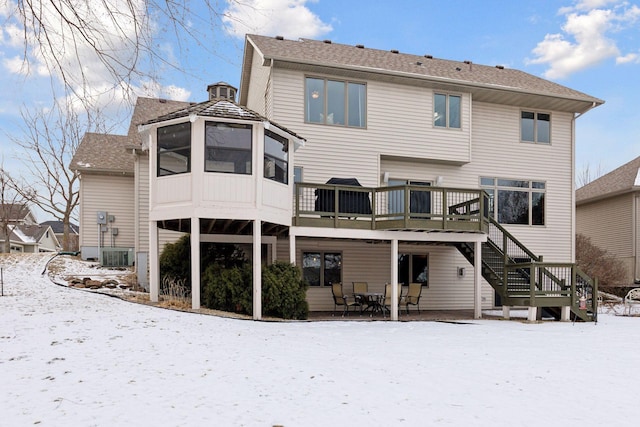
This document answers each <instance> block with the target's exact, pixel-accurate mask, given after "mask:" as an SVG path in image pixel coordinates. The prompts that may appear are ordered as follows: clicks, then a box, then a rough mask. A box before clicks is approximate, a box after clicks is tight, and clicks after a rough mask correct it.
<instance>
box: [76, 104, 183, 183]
mask: <svg viewBox="0 0 640 427" xmlns="http://www.w3.org/2000/svg"><path fill="white" fill-rule="evenodd" d="M190 104H191V103H189V102H183V101H169V100H164V99H157V98H144V97H139V98H138V99H137V101H136V105H135V107H134V109H133V114H132V117H131V122H130V124H129V130H128V133H127V135H113V134H100V133H86V134H85V135H84V137H83V138H82V141H81V142H80V145H79V146H78V149H77V150H76V152H75V154H74V156H73V159H71V165H70V168H71V169H72V170H82V171H96V172H98V171H99V172H112V173H126V174H132V173H133V170H134V156H133V155H132V154H131V151H127V147H129V146H139V145H141V143H142V139H141V136H140V134H139V133H138V125H139V124H140V123H143V122H145V121H147V120H149V119H151V118H154V117H157V116H160V115H162V114H166V113H168V112H170V111H175V110H177V109H180V108H184V107H185V106H186V105H190Z"/></svg>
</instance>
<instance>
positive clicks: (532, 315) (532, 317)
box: [527, 307, 538, 322]
mask: <svg viewBox="0 0 640 427" xmlns="http://www.w3.org/2000/svg"><path fill="white" fill-rule="evenodd" d="M527 320H528V321H529V322H536V321H537V320H538V307H529V310H528V312H527Z"/></svg>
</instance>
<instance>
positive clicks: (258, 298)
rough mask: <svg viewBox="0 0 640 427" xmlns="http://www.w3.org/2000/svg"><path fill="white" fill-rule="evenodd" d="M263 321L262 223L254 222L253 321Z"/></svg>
mask: <svg viewBox="0 0 640 427" xmlns="http://www.w3.org/2000/svg"><path fill="white" fill-rule="evenodd" d="M260 319H262V222H261V221H259V220H254V221H253V320H260Z"/></svg>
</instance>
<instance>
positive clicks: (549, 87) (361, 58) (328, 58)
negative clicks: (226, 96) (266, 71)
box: [247, 34, 604, 105]
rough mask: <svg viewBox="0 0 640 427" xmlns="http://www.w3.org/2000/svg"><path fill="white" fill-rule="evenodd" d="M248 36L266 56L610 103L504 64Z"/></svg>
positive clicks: (280, 59) (308, 41)
mask: <svg viewBox="0 0 640 427" xmlns="http://www.w3.org/2000/svg"><path fill="white" fill-rule="evenodd" d="M247 40H248V41H249V42H250V43H252V44H253V45H254V46H255V47H256V48H257V49H258V50H259V51H260V53H261V54H262V55H263V56H264V58H266V59H273V60H275V61H284V62H293V63H299V64H311V65H318V66H329V67H336V68H348V69H357V70H360V71H365V72H367V71H368V72H374V73H383V74H396V75H404V76H412V77H417V78H423V79H429V80H436V81H440V82H442V83H449V84H459V85H465V86H476V87H483V88H490V89H499V90H510V91H515V92H521V93H530V94H535V95H546V96H551V97H560V98H566V99H572V100H579V101H584V102H588V103H595V104H596V105H599V104H602V103H603V102H604V101H602V100H600V99H598V98H594V97H592V96H590V95H587V94H584V93H582V92H579V91H576V90H573V89H570V88H568V87H566V86H562V85H560V84H557V83H554V82H551V81H549V80H545V79H542V78H540V77H536V76H534V75H531V74H528V73H525V72H523V71H520V70H516V69H509V68H505V67H500V66H487V65H480V64H474V63H471V62H470V61H451V60H445V59H437V58H432V57H427V55H412V54H405V53H395V51H384V50H378V49H371V48H364V47H357V46H351V45H344V44H339V43H328V42H324V41H318V40H309V39H300V40H286V39H281V38H276V37H266V36H260V35H253V34H250V35H247Z"/></svg>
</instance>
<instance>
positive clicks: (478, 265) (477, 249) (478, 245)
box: [473, 241, 482, 319]
mask: <svg viewBox="0 0 640 427" xmlns="http://www.w3.org/2000/svg"><path fill="white" fill-rule="evenodd" d="M473 290H474V293H473V295H474V298H473V317H474V319H482V242H479V241H478V242H474V250H473Z"/></svg>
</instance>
